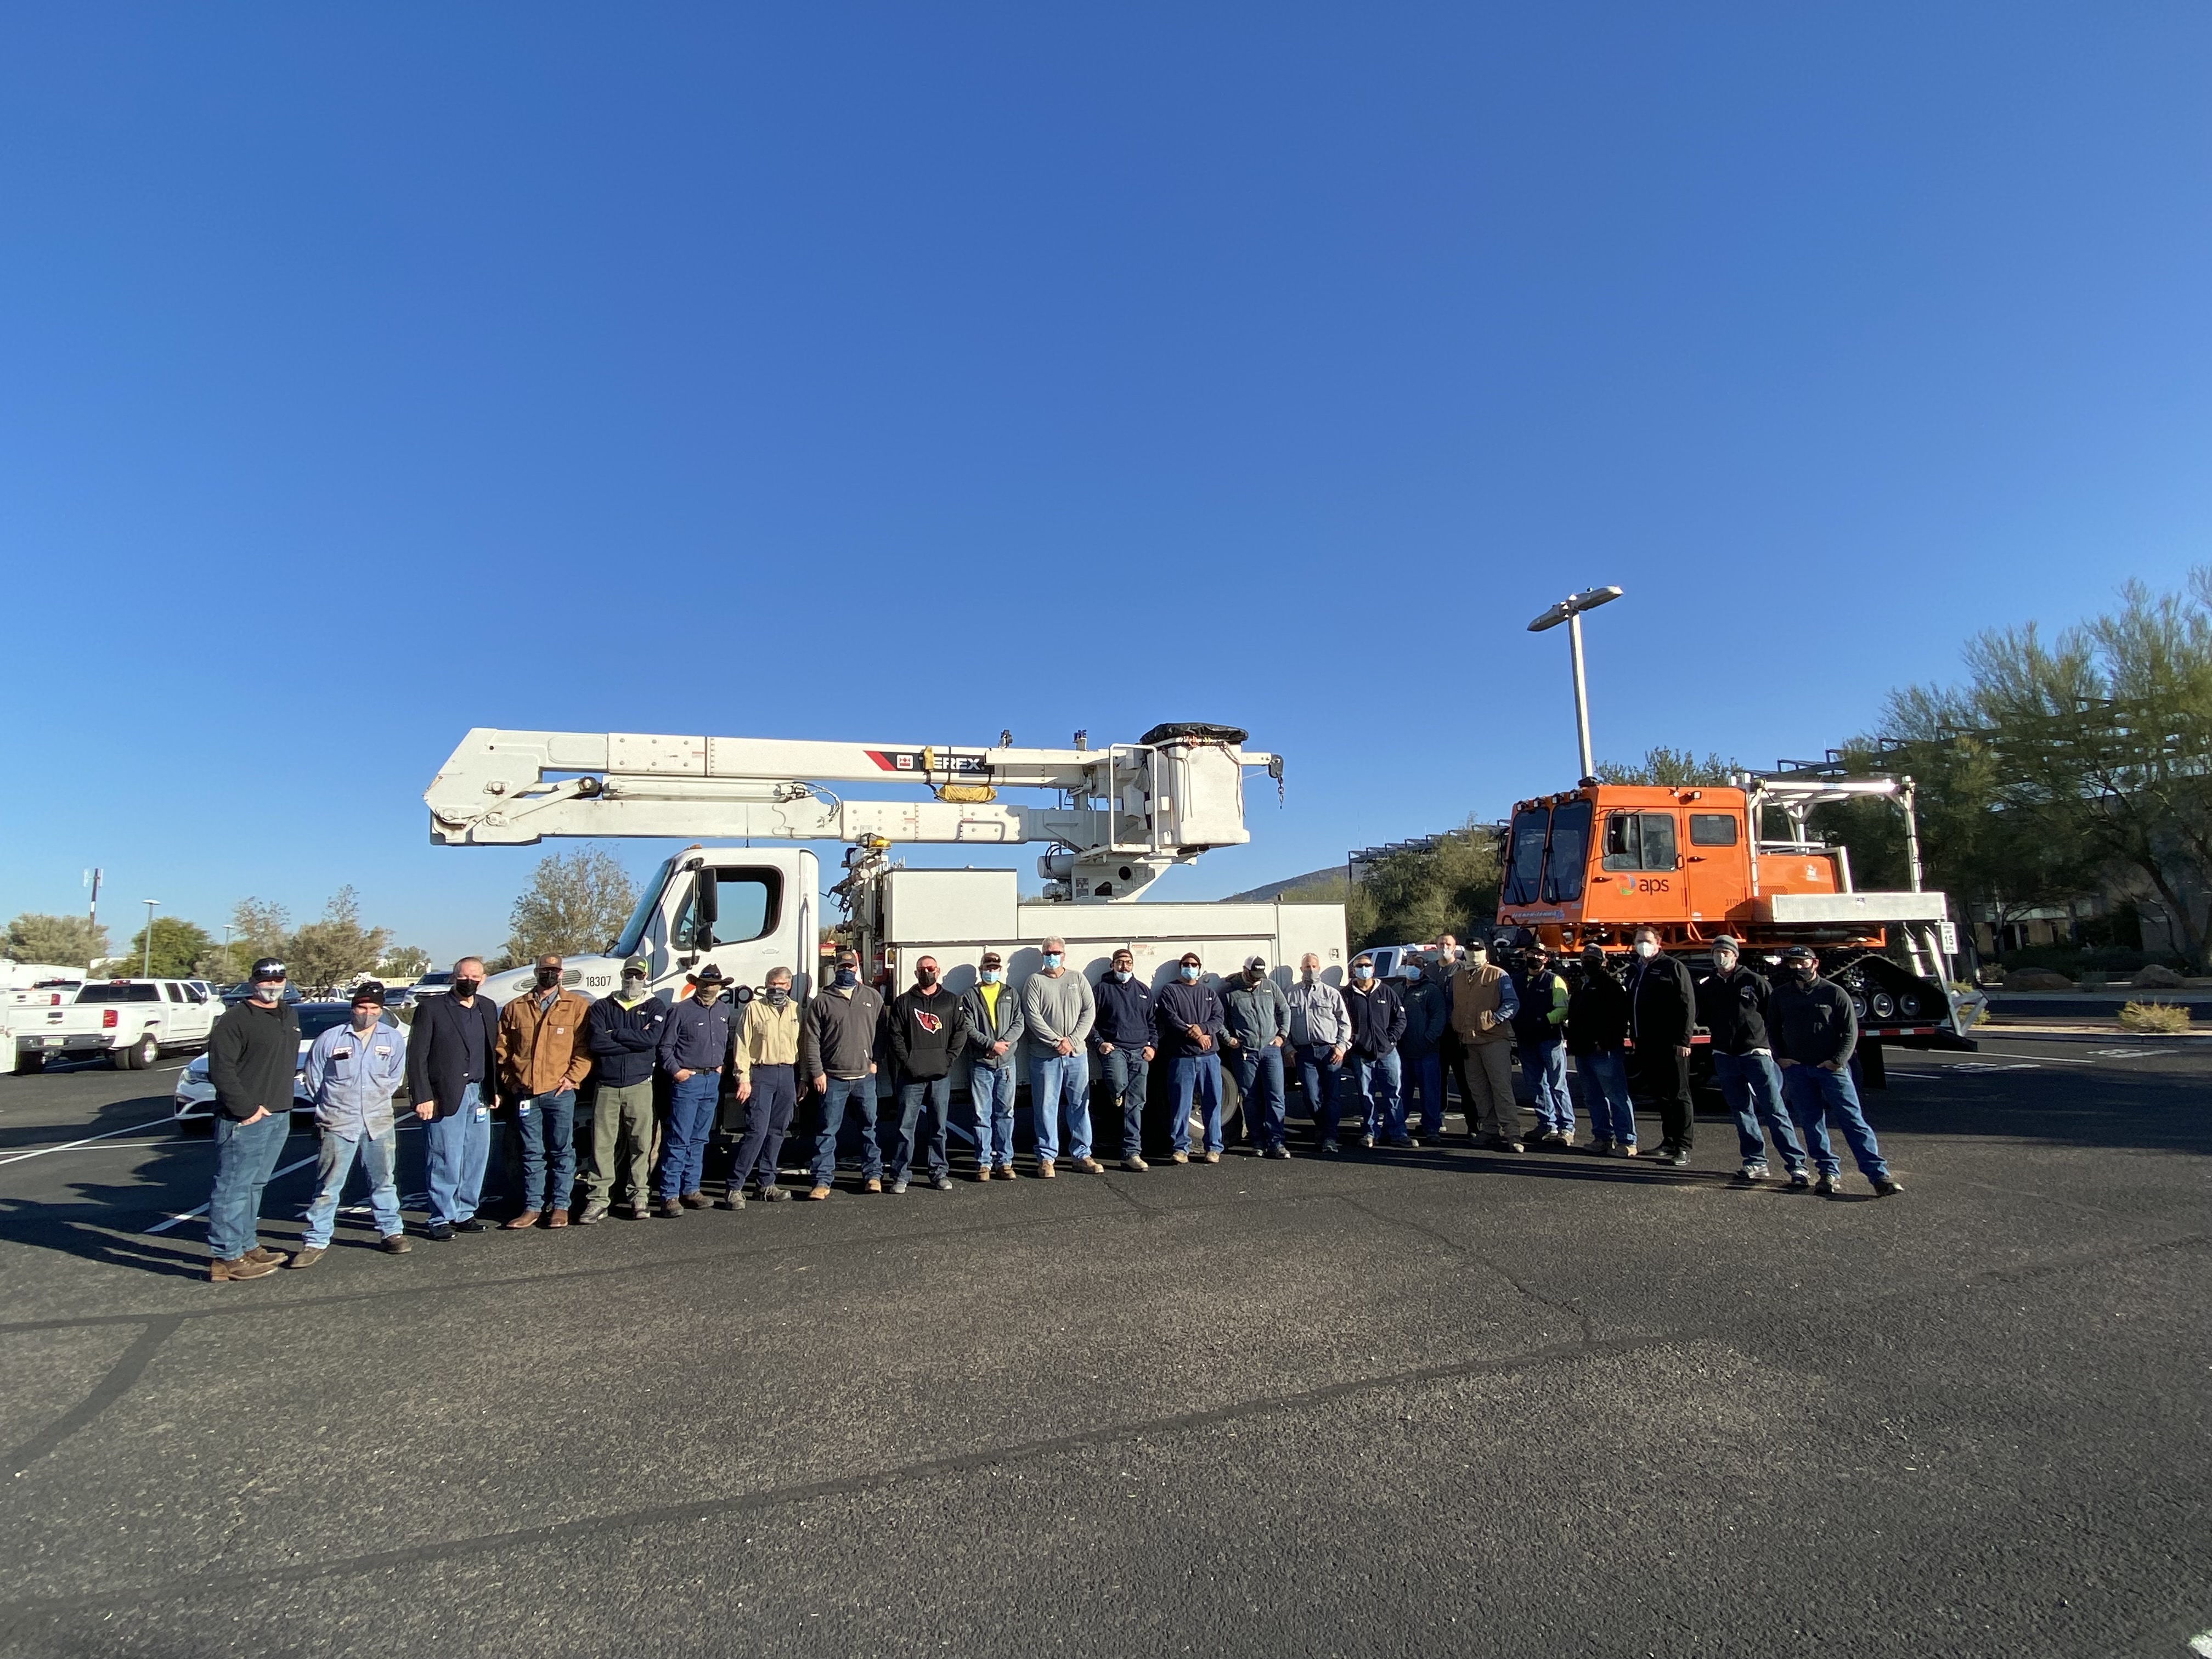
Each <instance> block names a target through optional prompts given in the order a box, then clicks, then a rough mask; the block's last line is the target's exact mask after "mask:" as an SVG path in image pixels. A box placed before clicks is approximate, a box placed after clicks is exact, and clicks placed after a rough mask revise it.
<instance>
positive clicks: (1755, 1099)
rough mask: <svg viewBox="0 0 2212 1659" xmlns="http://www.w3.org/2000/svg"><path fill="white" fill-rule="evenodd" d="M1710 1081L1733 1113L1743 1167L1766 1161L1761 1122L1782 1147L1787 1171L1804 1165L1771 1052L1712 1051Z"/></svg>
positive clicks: (1780, 1075) (1803, 1150)
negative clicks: (1731, 1052)
mask: <svg viewBox="0 0 2212 1659" xmlns="http://www.w3.org/2000/svg"><path fill="white" fill-rule="evenodd" d="M1713 1081H1714V1082H1716V1083H1717V1084H1719V1085H1720V1089H1721V1094H1722V1097H1723V1098H1724V1099H1726V1100H1727V1102H1728V1103H1729V1110H1730V1111H1732V1112H1734V1113H1735V1139H1736V1146H1737V1148H1738V1149H1739V1150H1740V1151H1741V1152H1742V1153H1743V1161H1744V1164H1746V1166H1749V1165H1751V1164H1765V1162H1766V1141H1765V1138H1764V1137H1763V1136H1761V1135H1760V1133H1759V1125H1760V1124H1761V1123H1762V1122H1763V1123H1765V1125H1766V1127H1767V1129H1768V1130H1769V1131H1770V1132H1771V1133H1772V1134H1773V1136H1774V1144H1775V1145H1776V1146H1778V1147H1780V1148H1781V1149H1782V1162H1783V1164H1784V1167H1785V1168H1787V1169H1788V1170H1790V1173H1792V1174H1793V1175H1794V1174H1796V1172H1797V1171H1798V1170H1802V1169H1803V1168H1804V1167H1805V1145H1804V1143H1803V1142H1802V1141H1801V1140H1799V1139H1797V1132H1796V1130H1795V1129H1793V1128H1791V1127H1790V1114H1789V1111H1788V1109H1786V1108H1784V1105H1783V1104H1782V1073H1781V1071H1780V1070H1779V1069H1778V1067H1777V1066H1775V1064H1774V1057H1773V1056H1772V1055H1771V1054H1722V1053H1721V1052H1720V1051H1719V1050H1718V1049H1715V1050H1714V1051H1713Z"/></svg>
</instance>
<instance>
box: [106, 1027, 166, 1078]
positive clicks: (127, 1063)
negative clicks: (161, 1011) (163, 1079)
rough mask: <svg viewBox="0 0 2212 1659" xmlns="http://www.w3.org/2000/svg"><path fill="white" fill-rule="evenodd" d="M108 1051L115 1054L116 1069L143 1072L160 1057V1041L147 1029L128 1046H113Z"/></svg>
mask: <svg viewBox="0 0 2212 1659" xmlns="http://www.w3.org/2000/svg"><path fill="white" fill-rule="evenodd" d="M109 1052H110V1053H112V1054H113V1055H114V1056H115V1069H116V1070H117V1071H118V1072H143V1071H144V1070H145V1069H146V1068H147V1067H148V1066H151V1065H152V1064H153V1063H154V1062H155V1060H159V1059H161V1040H160V1039H159V1038H158V1037H156V1036H155V1035H154V1034H153V1033H152V1032H151V1031H149V1032H147V1033H146V1035H145V1036H142V1037H140V1038H139V1039H138V1041H137V1042H134V1043H132V1044H131V1046H130V1047H129V1048H114V1049H111V1050H110V1051H109Z"/></svg>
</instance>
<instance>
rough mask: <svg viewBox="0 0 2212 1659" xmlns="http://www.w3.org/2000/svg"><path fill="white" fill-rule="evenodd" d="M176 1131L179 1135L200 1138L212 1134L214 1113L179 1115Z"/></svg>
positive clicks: (213, 1131) (213, 1130)
mask: <svg viewBox="0 0 2212 1659" xmlns="http://www.w3.org/2000/svg"><path fill="white" fill-rule="evenodd" d="M177 1133H179V1134H180V1135H191V1136H194V1137H200V1138H204V1137H206V1136H210V1135H212V1134H214V1133H215V1118H214V1115H212V1114H210V1115H208V1116H206V1117H180V1118H179V1119H178V1120H177Z"/></svg>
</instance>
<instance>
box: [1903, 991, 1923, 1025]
mask: <svg viewBox="0 0 2212 1659" xmlns="http://www.w3.org/2000/svg"><path fill="white" fill-rule="evenodd" d="M1897 1012H1899V1013H1900V1014H1903V1015H1904V1016H1905V1018H1907V1019H1911V1018H1912V1017H1913V1016H1914V1015H1915V1014H1917V1013H1918V1012H1920V999H1919V998H1918V997H1917V996H1915V995H1913V994H1912V993H1911V992H1910V991H1907V992H1906V993H1905V994H1904V995H1903V996H1901V997H1899V998H1898V1000H1897Z"/></svg>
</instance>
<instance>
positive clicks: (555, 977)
mask: <svg viewBox="0 0 2212 1659" xmlns="http://www.w3.org/2000/svg"><path fill="white" fill-rule="evenodd" d="M560 982H561V970H560V969H558V968H540V969H538V989H539V990H541V991H550V990H551V989H552V988H553V987H555V986H556V985H558V984H559V983H560Z"/></svg>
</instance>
